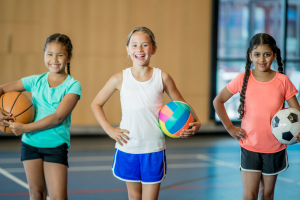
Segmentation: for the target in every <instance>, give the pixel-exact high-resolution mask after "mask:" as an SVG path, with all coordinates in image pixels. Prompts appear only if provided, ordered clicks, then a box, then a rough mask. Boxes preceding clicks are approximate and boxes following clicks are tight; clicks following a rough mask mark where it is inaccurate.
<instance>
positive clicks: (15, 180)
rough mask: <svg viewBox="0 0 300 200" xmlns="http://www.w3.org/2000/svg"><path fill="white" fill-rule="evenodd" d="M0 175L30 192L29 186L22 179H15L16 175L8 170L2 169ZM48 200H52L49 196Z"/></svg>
mask: <svg viewBox="0 0 300 200" xmlns="http://www.w3.org/2000/svg"><path fill="white" fill-rule="evenodd" d="M0 173H1V174H2V175H3V176H6V177H7V178H9V179H10V180H12V181H14V182H15V183H17V184H19V185H21V186H23V187H24V188H26V189H28V190H29V185H28V184H27V183H25V182H24V181H22V180H21V179H18V178H17V177H15V176H14V175H12V174H10V173H9V172H7V171H6V170H4V169H2V168H0ZM46 199H47V200H50V198H49V197H48V196H47V198H46Z"/></svg>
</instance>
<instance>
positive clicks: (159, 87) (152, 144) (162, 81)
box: [92, 27, 201, 200]
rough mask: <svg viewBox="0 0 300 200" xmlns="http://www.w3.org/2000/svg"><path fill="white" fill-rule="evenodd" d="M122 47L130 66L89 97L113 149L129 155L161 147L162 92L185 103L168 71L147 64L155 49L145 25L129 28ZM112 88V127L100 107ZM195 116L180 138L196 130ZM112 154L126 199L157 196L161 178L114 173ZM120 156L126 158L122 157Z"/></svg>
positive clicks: (146, 152) (161, 148)
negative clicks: (115, 120)
mask: <svg viewBox="0 0 300 200" xmlns="http://www.w3.org/2000/svg"><path fill="white" fill-rule="evenodd" d="M126 49H127V53H128V55H129V56H130V58H131V60H132V62H133V66H132V67H130V68H127V69H125V70H123V71H122V72H119V73H117V74H115V75H113V76H112V77H111V78H110V79H109V80H108V82H107V83H106V85H105V86H104V87H103V88H102V89H101V91H100V92H99V93H98V94H97V96H96V97H95V99H94V100H93V102H92V111H93V113H94V115H95V117H96V119H97V121H98V122H99V124H100V125H101V126H102V128H103V129H104V130H105V132H106V133H107V134H108V135H109V136H110V137H111V138H112V139H114V140H116V152H118V151H120V152H123V153H125V154H126V155H129V156H130V155H144V154H145V155H147V154H152V153H155V152H158V153H159V152H161V151H163V150H164V149H165V140H164V134H163V132H162V131H161V130H160V128H159V125H158V113H159V111H160V109H161V108H162V106H163V93H164V92H166V93H167V94H168V96H169V97H170V98H171V100H172V101H183V102H185V100H184V99H183V97H182V96H181V94H180V92H179V91H178V89H177V87H176V85H175V83H174V81H173V79H172V77H171V76H170V75H169V74H167V73H166V72H163V71H161V70H160V69H158V68H154V67H150V65H149V64H150V58H151V56H152V55H154V54H155V53H156V49H157V46H156V41H155V37H154V35H153V33H152V32H151V30H149V29H148V28H146V27H136V28H135V29H133V30H132V31H131V32H130V34H129V35H128V38H127V43H126ZM116 90H119V91H120V98H121V106H122V121H121V124H120V127H117V128H114V127H112V126H111V125H110V124H109V122H108V121H107V119H106V117H105V114H104V111H103V106H104V104H105V102H106V101H107V100H108V99H109V98H110V96H111V95H112V94H113V93H114V92H115V91H116ZM195 118H196V120H195V122H193V123H191V124H190V126H191V127H192V128H191V129H188V130H184V131H183V132H182V133H181V137H182V138H188V137H190V136H192V135H194V134H195V133H196V132H197V131H198V130H199V128H200V126H201V123H200V121H199V119H198V117H197V115H196V113H195ZM116 155H117V153H116V154H115V159H114V165H113V173H114V175H115V176H116V177H117V178H119V179H121V180H124V181H126V184H127V188H128V194H129V199H132V198H134V197H143V199H144V196H145V195H147V199H153V200H154V199H157V198H158V194H159V188H160V182H161V181H158V182H151V181H150V182H147V183H145V182H144V181H143V180H141V181H136V180H131V179H129V178H123V177H122V176H121V175H116V174H115V171H114V167H115V165H116V164H115V162H119V161H116V160H117V156H116ZM122 159H123V161H124V162H125V161H126V158H122ZM124 159H125V160H124ZM117 164H118V163H117ZM150 164H151V163H150ZM124 165H126V166H127V165H138V164H135V163H134V164H131V163H130V164H128V163H127V161H126V163H124ZM136 170H137V169H136V168H132V169H129V171H136ZM129 171H128V173H129ZM141 171H144V170H141ZM125 173H126V172H125ZM140 173H142V172H140ZM125 175H127V174H125ZM150 176H151V174H150ZM153 176H154V175H153ZM164 176H165V173H164V175H163V177H164ZM163 177H162V179H163ZM162 179H161V180H162ZM141 188H143V189H141ZM142 191H144V192H142ZM149 194H151V195H150V196H149Z"/></svg>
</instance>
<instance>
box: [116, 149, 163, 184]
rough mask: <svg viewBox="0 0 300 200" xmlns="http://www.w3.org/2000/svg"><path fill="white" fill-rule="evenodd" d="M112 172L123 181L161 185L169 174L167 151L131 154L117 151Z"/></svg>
mask: <svg viewBox="0 0 300 200" xmlns="http://www.w3.org/2000/svg"><path fill="white" fill-rule="evenodd" d="M112 171H113V174H114V176H115V177H116V178H118V179H120V180H122V181H126V182H141V183H142V184H156V183H160V182H162V180H163V179H164V178H165V176H166V172H167V163H166V155H165V150H163V151H159V152H154V153H144V154H131V153H125V152H123V151H120V150H119V149H116V151H115V157H114V161H113V165H112Z"/></svg>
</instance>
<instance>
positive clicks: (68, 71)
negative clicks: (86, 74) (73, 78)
mask: <svg viewBox="0 0 300 200" xmlns="http://www.w3.org/2000/svg"><path fill="white" fill-rule="evenodd" d="M67 73H68V74H69V75H71V71H70V63H68V64H67Z"/></svg>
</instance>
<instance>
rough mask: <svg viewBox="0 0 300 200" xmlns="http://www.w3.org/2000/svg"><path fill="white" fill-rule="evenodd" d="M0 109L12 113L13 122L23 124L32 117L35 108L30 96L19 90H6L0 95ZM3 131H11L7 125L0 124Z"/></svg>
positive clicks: (30, 120) (28, 121) (31, 119)
mask: <svg viewBox="0 0 300 200" xmlns="http://www.w3.org/2000/svg"><path fill="white" fill-rule="evenodd" d="M0 109H2V110H5V111H6V112H9V113H11V114H12V117H13V118H15V120H14V121H15V122H21V123H24V124H27V123H30V122H32V121H33V119H34V115H35V110H34V106H33V104H32V101H31V100H30V98H28V97H27V96H26V95H25V94H23V93H21V92H7V93H4V94H3V95H2V96H1V97H0ZM0 130H1V131H3V132H5V133H13V132H12V131H11V129H10V128H9V127H7V126H6V127H3V126H0Z"/></svg>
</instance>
